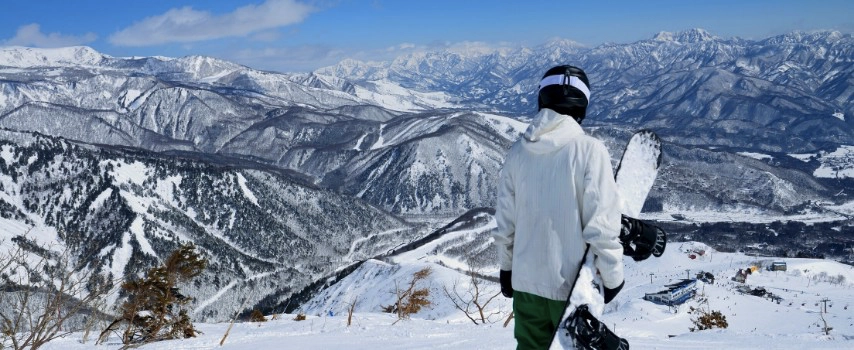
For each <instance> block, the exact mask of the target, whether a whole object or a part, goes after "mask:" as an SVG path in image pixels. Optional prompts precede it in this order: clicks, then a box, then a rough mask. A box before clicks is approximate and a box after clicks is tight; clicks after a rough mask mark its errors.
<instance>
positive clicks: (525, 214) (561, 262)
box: [493, 65, 624, 349]
mask: <svg viewBox="0 0 854 350" xmlns="http://www.w3.org/2000/svg"><path fill="white" fill-rule="evenodd" d="M589 99H590V90H589V82H588V80H587V75H586V74H585V73H584V71H583V70H581V69H580V68H577V67H573V66H568V65H564V66H557V67H553V68H551V69H549V70H548V71H547V72H546V73H545V75H544V76H543V78H542V80H541V81H540V88H539V113H537V115H536V117H534V119H533V120H532V122H531V125H530V126H529V127H528V129H527V130H526V131H525V134H524V137H522V138H520V139H519V140H518V141H517V142H516V143H515V144H514V145H513V147H512V148H511V149H510V151H509V152H508V154H507V156H506V158H505V160H504V165H503V167H502V169H501V173H500V179H499V184H498V205H497V207H496V213H495V216H496V220H497V222H498V228H497V229H496V230H495V231H494V232H493V237H494V238H495V244H496V246H497V248H498V259H499V266H500V269H501V271H500V275H499V277H500V282H501V292H502V294H504V296H505V297H508V298H513V312H514V315H515V316H514V317H515V319H516V324H515V329H514V337H515V338H516V341H517V349H546V348H548V347H549V344H550V343H551V341H552V337H553V336H554V333H555V330H556V329H557V327H558V323H559V322H560V318H561V315H562V313H563V312H564V308H565V306H566V305H565V301H566V299H567V297H568V296H569V293H570V290H571V289H572V286H573V283H574V281H575V277H576V275H577V274H578V268H579V264H580V262H581V260H582V258H583V255H584V253H585V249H586V246H587V244H589V245H590V250H591V251H592V252H593V253H594V254H595V255H596V257H597V258H596V260H595V262H596V267H597V269H598V270H599V273H600V274H601V278H602V282H603V284H604V290H605V293H604V294H605V295H604V299H605V302H606V303H608V302H610V301H611V300H612V299H613V298H614V297H615V296H616V295H617V293H618V292H619V291H620V289H621V288H622V287H623V284H624V279H623V261H622V258H623V247H622V245H621V244H620V241H619V239H618V237H619V234H620V205H619V194H618V193H617V187H616V184H615V182H614V174H613V172H612V171H611V157H610V156H609V154H608V150H607V148H605V145H604V144H603V143H602V142H601V141H599V140H597V139H595V138H593V137H591V136H587V135H585V134H584V131H583V130H582V129H581V126H580V124H581V121H582V120H583V119H584V117H585V115H586V110H587V105H588V101H589Z"/></svg>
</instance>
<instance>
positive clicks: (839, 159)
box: [813, 145, 854, 179]
mask: <svg viewBox="0 0 854 350" xmlns="http://www.w3.org/2000/svg"><path fill="white" fill-rule="evenodd" d="M820 160H821V166H820V167H819V168H818V169H816V170H815V171H814V172H813V176H815V177H824V178H832V179H836V178H844V177H854V146H846V145H843V146H840V147H839V148H837V149H836V150H835V151H833V152H827V153H825V152H822V154H821V159H820Z"/></svg>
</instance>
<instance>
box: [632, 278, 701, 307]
mask: <svg viewBox="0 0 854 350" xmlns="http://www.w3.org/2000/svg"><path fill="white" fill-rule="evenodd" d="M696 293H697V280H696V279H693V278H692V279H683V280H681V281H679V282H676V283H673V284H670V285H668V286H667V289H665V290H663V291H660V292H658V293H647V294H646V295H644V297H643V299H644V300H647V301H651V302H653V303H656V304H659V305H667V306H673V305H681V304H682V303H684V302H686V301H688V299H691V298H693V297H694V294H696Z"/></svg>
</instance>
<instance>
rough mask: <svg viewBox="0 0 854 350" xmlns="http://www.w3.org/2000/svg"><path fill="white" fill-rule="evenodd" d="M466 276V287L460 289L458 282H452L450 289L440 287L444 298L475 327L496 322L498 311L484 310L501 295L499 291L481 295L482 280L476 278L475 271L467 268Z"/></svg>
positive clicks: (482, 290)
mask: <svg viewBox="0 0 854 350" xmlns="http://www.w3.org/2000/svg"><path fill="white" fill-rule="evenodd" d="M466 274H467V275H468V276H469V281H468V282H469V283H468V285H467V286H464V287H461V286H460V281H459V280H457V281H454V283H453V285H452V286H451V287H450V288H448V286H442V290H443V291H444V292H445V296H447V297H448V299H450V300H451V302H452V303H453V304H454V307H455V308H457V310H460V311H462V312H463V313H465V315H466V317H468V319H469V320H471V321H472V322H473V323H474V324H476V325H477V324H486V323H494V322H496V321H498V320H499V319H498V317H500V315H499V314H500V313H499V312H498V311H495V312H491V313H490V312H488V311H486V309H487V306H488V305H489V303H490V302H492V300H494V299H495V298H496V297H498V296H499V295H500V294H501V291H497V292H496V293H495V294H492V295H483V293H484V284H483V279H482V278H481V277H479V276H478V273H477V271H475V270H474V269H473V268H469V271H468V272H467V273H466Z"/></svg>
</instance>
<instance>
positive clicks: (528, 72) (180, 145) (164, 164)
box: [0, 30, 854, 319]
mask: <svg viewBox="0 0 854 350" xmlns="http://www.w3.org/2000/svg"><path fill="white" fill-rule="evenodd" d="M852 57H854V55H852V39H851V36H850V35H848V34H845V35H843V34H840V33H837V32H822V33H814V34H803V33H792V34H788V35H782V36H778V37H773V38H769V39H765V40H760V41H749V40H742V39H721V38H718V37H715V36H713V35H711V34H709V33H707V32H705V31H702V30H691V31H687V32H682V33H661V34H659V35H657V36H656V37H655V38H653V39H650V40H645V41H640V42H636V43H631V44H621V45H617V44H608V45H602V46H599V47H596V48H586V47H582V46H580V45H578V44H576V43H573V42H570V41H561V40H557V41H551V42H549V43H546V44H544V45H542V46H539V47H534V48H523V49H515V50H506V49H505V50H493V51H489V50H487V51H483V50H480V51H476V52H452V51H440V52H430V53H422V54H413V55H410V56H406V57H401V58H399V59H397V60H395V61H392V62H384V63H364V62H357V61H353V60H348V61H344V62H341V63H340V64H339V65H336V66H333V67H327V68H324V69H320V70H318V71H316V72H314V73H311V74H282V73H275V72H263V71H257V70H253V69H251V68H248V67H244V66H240V65H237V64H234V63H230V62H225V61H221V60H217V59H213V58H207V57H195V56H194V57H184V58H165V57H146V58H116V57H110V56H106V55H103V54H100V53H98V52H95V51H94V50H92V49H90V48H85V47H75V48H64V49H28V48H18V47H7V48H0V128H2V130H0V221H2V225H0V240H2V241H3V242H0V243H3V244H6V246H7V247H8V246H9V245H10V244H13V243H14V245H17V246H28V247H32V246H33V245H32V244H30V243H44V244H48V243H51V242H53V243H58V244H59V248H57V249H60V248H61V249H68V250H71V251H74V252H75V254H77V256H78V257H79V259H91V260H88V261H91V262H92V264H91V265H90V266H89V268H91V269H95V270H97V271H100V272H103V274H104V275H107V276H112V277H114V278H118V277H121V276H133V275H134V274H138V273H140V272H141V271H144V270H145V268H146V267H148V266H149V265H151V264H154V263H156V262H158V261H159V259H160V258H162V257H163V256H165V255H166V254H168V253H169V252H170V251H171V249H174V247H176V246H177V244H179V242H186V241H192V242H195V243H196V244H197V245H198V246H199V247H200V248H201V249H202V251H203V252H204V253H205V254H206V255H207V256H209V257H210V258H211V259H212V265H211V268H210V269H209V272H207V273H206V274H205V275H204V276H202V278H201V280H200V281H199V282H198V283H196V284H195V286H193V287H192V288H195V289H194V290H192V291H191V292H192V293H193V294H194V295H196V296H197V298H198V301H197V302H196V304H195V310H196V314H197V316H201V317H203V318H207V319H224V318H226V317H228V316H229V315H230V313H232V312H234V310H236V309H237V308H238V307H239V305H240V303H241V302H242V301H243V300H242V296H245V295H249V296H251V300H250V301H251V303H249V304H248V305H252V303H255V305H264V306H265V307H268V308H276V307H282V306H283V304H285V303H287V302H288V300H289V298H302V299H305V297H306V295H305V294H306V293H310V291H311V290H313V289H312V288H313V287H312V286H315V287H316V286H317V285H318V283H321V284H322V281H324V280H326V279H327V278H329V277H330V276H334V275H335V274H338V273H341V272H342V271H347V267H348V266H349V267H352V266H353V265H352V264H354V263H357V262H358V261H361V260H364V259H366V258H369V257H376V256H382V255H385V254H388V253H389V252H390V251H395V250H398V249H402V247H407V246H409V245H411V244H412V243H413V242H419V239H421V240H423V239H424V238H425V237H427V236H428V233H429V232H430V230H429V229H428V228H432V227H433V226H436V225H437V224H436V222H440V223H442V224H444V223H447V222H450V221H452V220H453V219H455V218H457V217H460V216H461V215H463V217H464V218H465V217H466V216H465V215H464V214H465V213H469V214H468V215H470V216H471V215H475V214H472V213H476V215H475V216H476V217H477V220H476V221H478V222H479V225H482V224H483V222H485V221H488V220H489V215H490V214H489V209H488V208H491V207H492V206H493V205H494V202H495V195H496V190H495V188H494V186H495V183H496V181H497V176H498V170H499V168H500V166H501V162H502V160H503V156H504V153H505V151H506V149H507V148H508V147H509V146H510V145H511V144H512V143H513V142H514V141H515V140H516V139H517V137H518V135H519V134H520V133H521V132H522V131H523V130H524V129H525V128H526V126H527V125H526V124H525V121H526V120H527V118H528V117H530V116H531V115H532V114H533V113H532V111H534V110H535V109H536V108H535V97H536V95H535V93H536V91H535V88H536V86H537V83H538V80H539V77H540V75H541V74H542V72H543V71H545V69H547V68H548V67H550V66H552V65H556V64H564V63H571V64H575V65H578V66H581V67H584V68H585V70H587V72H588V74H589V76H590V79H591V82H592V89H593V92H594V93H593V100H592V103H591V107H590V108H589V109H588V118H587V120H586V121H585V124H584V125H585V128H586V131H587V132H588V133H590V134H592V135H594V136H596V137H598V138H599V139H601V140H603V142H605V144H606V145H607V146H608V147H609V149H610V151H611V156H612V160H613V163H614V164H615V165H616V162H617V161H618V160H619V157H620V154H621V152H622V148H623V146H624V145H625V143H626V141H627V140H628V138H629V136H630V135H631V133H632V132H633V131H634V130H637V129H639V128H651V129H653V130H654V131H656V132H657V133H659V134H660V135H661V136H662V137H663V139H664V140H665V147H664V162H663V165H662V168H661V171H660V175H659V179H658V180H657V182H656V185H655V187H654V188H653V191H652V193H651V195H650V199H649V200H648V201H647V203H646V206H645V210H644V211H645V212H646V213H647V215H650V217H652V218H656V219H658V220H677V221H679V222H680V224H678V225H677V224H674V225H673V226H672V229H673V230H677V231H680V232H681V233H680V234H683V235H686V237H687V235H690V236H691V237H692V239H698V240H702V237H698V235H701V234H702V233H703V230H706V229H708V230H717V229H720V227H719V226H720V225H718V226H715V225H711V226H709V227H712V228H708V227H706V226H702V225H701V226H697V225H695V224H694V223H702V222H703V221H704V220H707V219H706V218H707V217H708V216H703V215H706V214H704V213H712V214H711V215H735V216H734V217H735V218H734V219H733V216H727V217H728V218H729V219H728V220H730V221H739V220H748V219H746V217H751V218H749V219H750V220H754V217H778V218H786V217H794V218H812V219H815V218H816V217H819V218H820V220H824V221H828V220H829V221H834V222H841V224H839V223H834V224H830V226H835V227H837V228H838V227H839V225H847V226H846V227H849V226H851V217H852V215H854V209H850V208H848V207H846V206H844V205H843V206H840V204H843V203H847V202H850V201H851V196H852V193H850V192H851V188H854V180H852V178H854V173H852V172H850V171H849V170H850V169H852V168H854V157H852V155H854V152H852V144H854V131H852V130H854V118H852V117H851V116H852V115H854V107H852V105H851V100H852V93H854V89H852V88H851V86H852V79H854V78H852V72H854V67H852V62H854V58H852ZM472 210H475V211H474V212H472ZM698 213H700V214H698ZM722 213H723V214H722ZM701 214H702V215H701ZM774 220H776V219H774ZM796 220H797V219H796ZM805 220H806V219H805ZM424 223H427V224H429V225H428V226H425V225H424ZM760 226H761V227H766V226H763V225H758V226H757V227H760ZM772 226H773V225H772ZM778 226H779V225H778ZM733 227H736V226H733ZM737 227H742V226H737ZM750 227H751V230H753V231H755V230H758V229H756V228H754V226H750ZM767 227H771V226H767ZM774 227H776V226H774ZM781 227H782V226H781ZM798 229H805V228H804V227H800V226H799V228H798ZM769 230H770V229H769ZM789 231H791V230H789ZM848 231H850V230H841V231H838V232H848ZM799 232H800V231H799ZM482 236H483V235H479V236H478V237H476V238H472V239H470V240H469V239H467V240H463V241H459V242H454V244H453V245H448V246H444V247H442V248H441V249H442V252H443V254H457V255H459V256H460V257H461V258H462V256H463V255H464V254H467V255H473V256H476V259H475V260H477V261H478V263H477V264H478V265H479V266H487V265H488V264H489V261H491V259H490V258H489V254H490V253H489V252H490V250H489V249H487V247H488V237H482ZM718 236H719V235H718ZM716 237H717V236H716ZM836 238H838V237H836ZM836 238H834V239H836ZM10 242H12V243H10ZM846 244H848V243H846ZM804 249H806V248H804ZM841 249H842V250H844V249H847V248H845V247H844V246H843V247H842V248H841ZM796 251H801V248H798V250H796ZM33 253H34V254H37V253H38V252H36V251H33ZM342 269H343V270H342ZM238 299H240V300H238Z"/></svg>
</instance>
